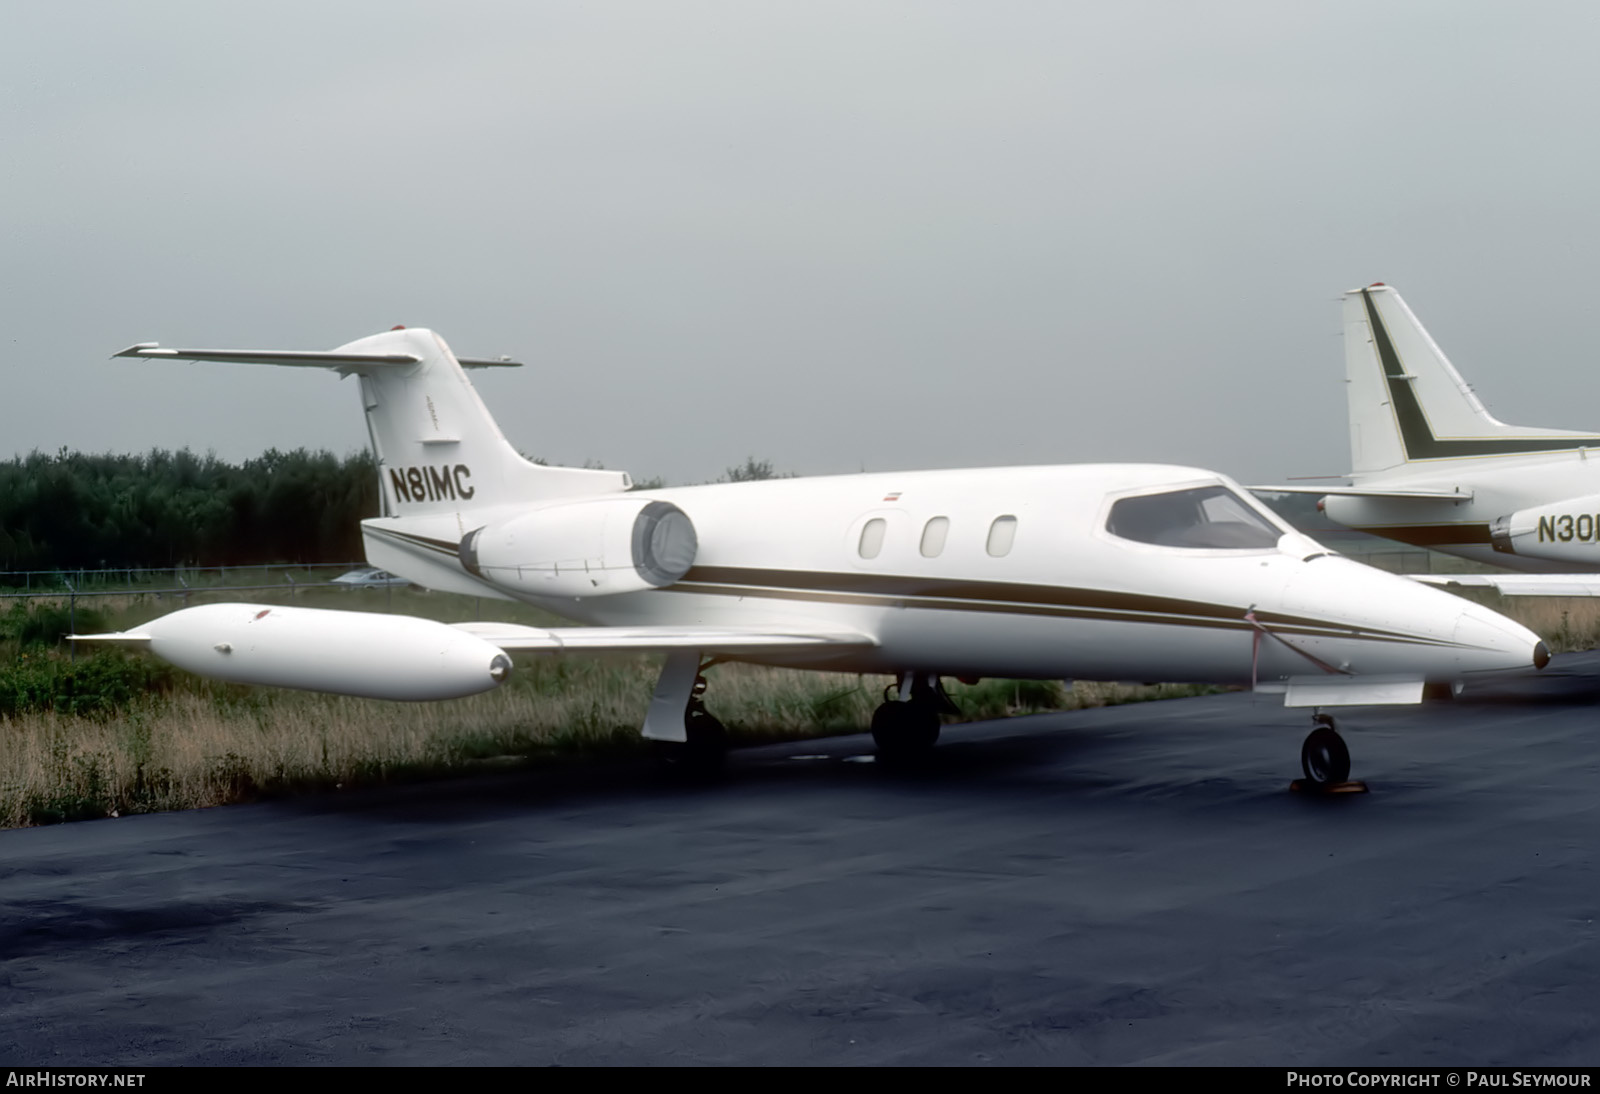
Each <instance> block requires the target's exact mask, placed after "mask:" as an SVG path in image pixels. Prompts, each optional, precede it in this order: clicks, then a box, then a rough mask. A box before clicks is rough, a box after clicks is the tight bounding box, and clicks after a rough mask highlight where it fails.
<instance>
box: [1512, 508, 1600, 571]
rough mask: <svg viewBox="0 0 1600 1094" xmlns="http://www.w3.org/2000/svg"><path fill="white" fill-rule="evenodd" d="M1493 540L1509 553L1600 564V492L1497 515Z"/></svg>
mask: <svg viewBox="0 0 1600 1094" xmlns="http://www.w3.org/2000/svg"><path fill="white" fill-rule="evenodd" d="M1489 541H1490V543H1492V544H1493V545H1494V549H1495V550H1496V551H1500V552H1502V553H1504V554H1508V555H1520V556H1522V557H1524V558H1543V559H1550V560H1552V561H1560V562H1579V563H1585V564H1588V565H1590V566H1593V565H1600V494H1590V495H1588V496H1587V497H1581V498H1568V499H1566V500H1565V501H1557V502H1551V503H1550V504H1549V505H1539V506H1535V507H1534V508H1532V509H1522V510H1519V511H1517V512H1515V513H1512V514H1511V515H1510V516H1504V517H1497V518H1496V519H1495V520H1493V521H1491V522H1490V523H1489Z"/></svg>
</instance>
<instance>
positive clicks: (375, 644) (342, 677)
mask: <svg viewBox="0 0 1600 1094" xmlns="http://www.w3.org/2000/svg"><path fill="white" fill-rule="evenodd" d="M86 637H87V638H88V639H89V640H99V641H120V642H124V643H127V642H136V643H139V644H141V645H145V646H147V647H148V648H149V650H150V652H151V653H153V654H155V655H156V656H157V657H159V658H161V659H162V660H163V661H166V662H168V663H170V664H173V665H176V666H178V667H179V668H180V669H187V670H188V671H190V672H193V673H197V674H199V675H201V676H209V677H211V678H213V679H216V680H226V681H227V682H229V683H233V684H268V685H271V686H273V687H280V688H303V689H305V690H307V691H325V692H330V693H332V694H334V695H359V696H363V697H365V698H369V699H406V700H426V699H459V698H461V697H463V696H466V695H476V694H477V693H478V692H480V691H488V690H489V689H490V688H494V687H498V686H499V685H500V682H501V681H502V680H504V679H505V678H506V676H507V674H509V673H510V671H511V659H510V658H509V657H507V656H506V655H505V652H504V651H503V650H501V649H500V647H498V646H495V645H493V644H491V643H489V642H486V641H484V640H483V639H481V638H479V637H477V636H476V635H472V634H468V633H467V632H465V631H462V630H458V629H457V628H455V627H451V626H447V625H446V624H444V623H437V622H435V621H433V620H431V619H418V618H416V617H415V616H409V615H377V614H375V613H372V612H343V611H328V610H324V609H321V608H285V607H265V606H263V605H260V604H204V605H200V606H199V607H194V608H184V609H183V610H182V611H176V612H173V613H172V614H170V615H164V616H162V617H161V618H160V619H155V620H152V621H151V622H149V623H147V624H145V625H144V626H143V627H140V628H139V629H138V631H137V632H135V633H134V634H133V635H131V636H129V635H89V636H86Z"/></svg>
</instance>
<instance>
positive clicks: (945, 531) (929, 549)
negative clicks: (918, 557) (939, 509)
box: [922, 517, 950, 558]
mask: <svg viewBox="0 0 1600 1094" xmlns="http://www.w3.org/2000/svg"><path fill="white" fill-rule="evenodd" d="M949 534H950V518H949V517H934V518H933V519H932V520H930V521H929V522H928V523H927V524H924V525H923V526H922V557H923V558H938V557H939V555H940V553H941V552H943V551H944V541H945V537H946V536H948V535H949Z"/></svg>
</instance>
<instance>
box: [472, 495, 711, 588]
mask: <svg viewBox="0 0 1600 1094" xmlns="http://www.w3.org/2000/svg"><path fill="white" fill-rule="evenodd" d="M699 546H700V541H699V539H698V537H697V536H696V535H695V530H694V523H693V522H692V521H690V519H689V517H688V514H686V513H685V512H684V511H683V510H682V509H679V508H678V507H677V506H676V505H673V504H671V503H670V502H664V501H653V500H650V499H648V498H629V497H626V496H624V497H612V498H595V499H593V500H587V501H573V502H566V503H564V504H558V505H550V506H545V507H544V508H541V509H535V510H534V511H532V512H530V513H524V514H523V515H521V516H518V517H513V518H512V519H511V520H507V521H501V522H499V523H497V524H488V525H485V526H484V527H482V528H479V529H477V530H476V531H472V532H468V533H467V535H466V536H465V537H464V538H463V539H462V540H461V547H460V554H461V565H462V566H463V567H465V568H466V570H467V572H469V573H472V574H476V575H477V576H478V577H481V578H483V579H484V580H485V581H489V582H491V583H493V584H495V585H498V586H500V587H501V588H505V589H512V590H515V591H516V592H519V593H529V594H532V595H535V596H551V597H583V596H612V595H615V594H617V593H632V592H640V591H643V590H646V589H658V588H660V587H661V586H663V585H671V584H672V583H673V582H674V581H677V580H678V579H679V578H681V577H682V576H683V575H684V574H686V573H688V572H689V567H690V566H692V565H694V557H695V553H696V551H697V550H698V549H699Z"/></svg>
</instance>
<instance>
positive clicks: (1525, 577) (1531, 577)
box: [1406, 574, 1600, 596]
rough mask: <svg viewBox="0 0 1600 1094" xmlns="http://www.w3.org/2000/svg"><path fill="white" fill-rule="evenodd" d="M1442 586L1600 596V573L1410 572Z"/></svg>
mask: <svg viewBox="0 0 1600 1094" xmlns="http://www.w3.org/2000/svg"><path fill="white" fill-rule="evenodd" d="M1406 576H1407V577H1410V578H1412V579H1414V580H1416V581H1421V582H1423V583H1425V584H1428V585H1436V586H1438V587H1439V588H1441V589H1450V588H1457V589H1493V590H1494V591H1495V592H1497V593H1499V594H1500V595H1501V596H1600V574H1407V575H1406Z"/></svg>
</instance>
